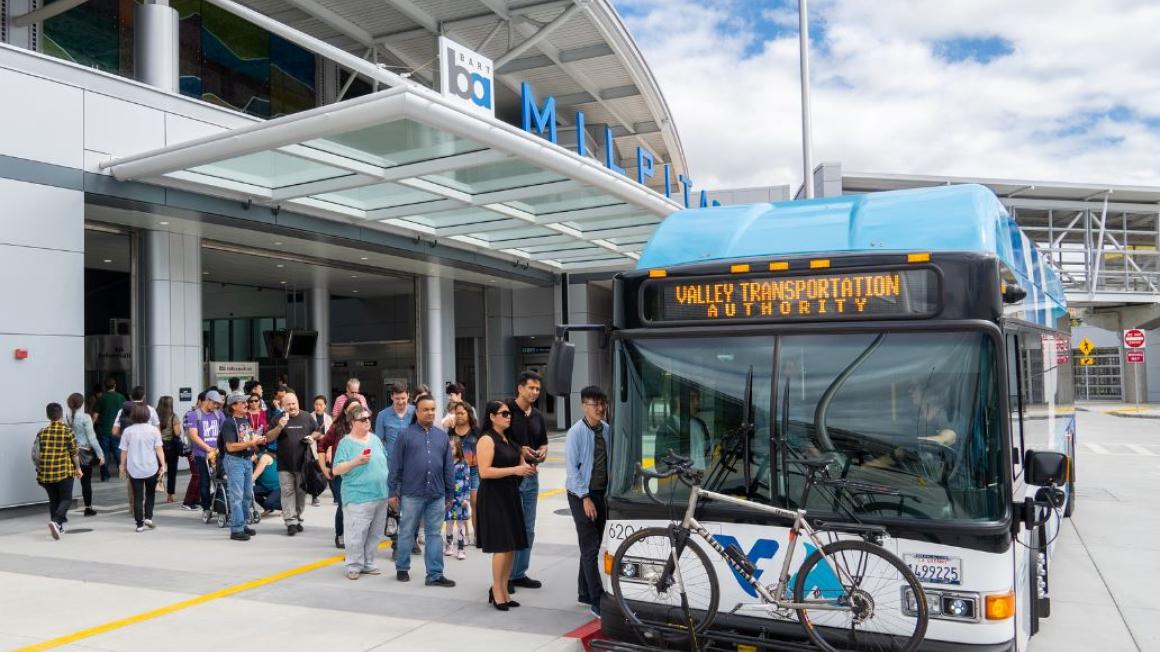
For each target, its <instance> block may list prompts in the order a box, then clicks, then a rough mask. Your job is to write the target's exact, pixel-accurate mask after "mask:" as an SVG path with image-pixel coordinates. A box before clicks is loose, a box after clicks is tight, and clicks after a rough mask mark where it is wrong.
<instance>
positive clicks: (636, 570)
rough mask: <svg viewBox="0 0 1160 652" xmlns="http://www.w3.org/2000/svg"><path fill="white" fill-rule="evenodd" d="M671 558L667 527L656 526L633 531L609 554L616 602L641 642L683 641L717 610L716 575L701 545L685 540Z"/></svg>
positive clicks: (671, 540) (669, 536)
mask: <svg viewBox="0 0 1160 652" xmlns="http://www.w3.org/2000/svg"><path fill="white" fill-rule="evenodd" d="M672 562H673V537H672V532H671V531H670V530H669V528H661V527H653V528H645V529H643V530H638V531H637V532H635V533H634V534H632V536H630V537H628V538H627V539H625V540H624V542H623V543H621V544H620V547H619V548H617V549H616V555H615V556H614V557H613V558H612V591H613V594H614V595H615V596H616V605H617V606H618V607H619V608H620V611H621V613H623V614H624V617H625V619H626V620H627V621H628V624H629V625H630V626H632V628H633V629H634V630H636V632H637V634H638V635H639V636H641V638H642V639H646V641H645V642H649V640H647V639H654V640H655V639H656V638H661V639H664V640H666V641H668V642H679V641H688V640H690V639H691V638H692V636H690V631H689V630H690V629H692V633H695V634H700V633H701V632H703V631H704V630H705V629H706V628H707V627H708V626H709V624H710V623H712V622H713V618H714V617H716V615H717V601H718V599H719V598H720V593H719V590H718V587H717V575H716V574H715V573H714V572H713V566H712V565H711V564H710V563H709V558H708V557H707V556H706V555H705V552H704V551H703V550H701V548H700V546H698V545H697V544H696V543H695V542H694V541H692V539H689V540H688V541H686V542H685V545H684V547H683V548H682V549H681V551H680V554H679V556H678V557H677V567H676V568H673V567H672V565H671V564H672ZM666 571H667V572H666ZM676 571H679V572H676Z"/></svg>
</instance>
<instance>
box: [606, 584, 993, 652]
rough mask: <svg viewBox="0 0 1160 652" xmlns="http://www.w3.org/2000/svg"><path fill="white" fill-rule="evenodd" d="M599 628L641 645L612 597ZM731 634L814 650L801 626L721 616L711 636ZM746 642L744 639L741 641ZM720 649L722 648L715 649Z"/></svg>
mask: <svg viewBox="0 0 1160 652" xmlns="http://www.w3.org/2000/svg"><path fill="white" fill-rule="evenodd" d="M600 626H601V630H602V631H603V633H604V636H605V637H606V638H609V639H611V640H615V641H625V642H628V643H639V642H640V641H639V639H638V638H637V637H636V633H635V632H634V631H633V629H632V628H631V627H629V626H628V624H627V623H626V622H625V619H624V615H623V614H622V613H621V611H620V608H619V607H618V606H617V604H616V599H615V598H613V597H612V595H611V594H609V593H605V594H604V596H603V597H602V598H601V600H600ZM716 632H722V633H728V635H729V640H730V641H734V642H735V643H736V644H738V645H748V646H753V647H754V648H756V649H757V650H759V651H765V650H768V651H769V652H775V651H776V652H783V651H785V650H793V649H795V648H798V647H799V646H800V649H802V650H812V649H815V648H813V646H812V645H811V644H810V642H809V640H808V639H806V637H805V633H804V632H803V631H802V628H801V625H799V624H798V623H797V622H796V621H795V622H787V621H782V620H770V619H766V618H755V617H753V616H738V615H735V614H726V613H718V614H717V616H716V618H715V619H714V620H713V626H712V628H711V634H710V638H711V637H712V633H716ZM740 639H745V640H740ZM714 647H715V648H716V647H719V646H714ZM919 650H920V652H963V651H965V652H1015V641H1014V640H1011V641H1006V642H1003V643H985V644H980V643H973V644H968V643H951V642H947V641H932V640H927V641H923V643H922V645H921V646H919Z"/></svg>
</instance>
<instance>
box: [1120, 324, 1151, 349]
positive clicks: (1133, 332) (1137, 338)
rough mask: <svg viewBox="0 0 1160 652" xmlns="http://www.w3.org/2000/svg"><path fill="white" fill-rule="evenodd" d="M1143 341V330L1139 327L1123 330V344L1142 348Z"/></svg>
mask: <svg viewBox="0 0 1160 652" xmlns="http://www.w3.org/2000/svg"><path fill="white" fill-rule="evenodd" d="M1145 341H1146V338H1145V337H1144V331H1142V330H1140V329H1139V328H1129V329H1128V330H1126V331H1124V346H1125V347H1127V348H1129V349H1142V348H1144V344H1145Z"/></svg>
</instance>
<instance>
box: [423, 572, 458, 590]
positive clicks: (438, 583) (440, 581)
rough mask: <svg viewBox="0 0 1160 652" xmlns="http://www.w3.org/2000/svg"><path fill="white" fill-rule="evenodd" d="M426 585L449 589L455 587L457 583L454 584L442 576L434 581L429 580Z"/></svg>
mask: <svg viewBox="0 0 1160 652" xmlns="http://www.w3.org/2000/svg"><path fill="white" fill-rule="evenodd" d="M424 584H426V585H427V586H442V587H443V588H447V589H449V588H451V587H453V586H455V582H452V581H451V580H449V579H447V578H446V577H443V576H442V575H440V576H439V577H436V578H435V579H433V580H427V581H425V582H424Z"/></svg>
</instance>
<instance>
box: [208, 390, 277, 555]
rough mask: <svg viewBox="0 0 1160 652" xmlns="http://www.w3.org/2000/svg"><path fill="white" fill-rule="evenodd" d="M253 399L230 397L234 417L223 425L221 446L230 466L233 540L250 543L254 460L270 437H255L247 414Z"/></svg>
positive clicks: (243, 396)
mask: <svg viewBox="0 0 1160 652" xmlns="http://www.w3.org/2000/svg"><path fill="white" fill-rule="evenodd" d="M248 398H249V397H248V396H246V395H245V394H243V393H241V392H234V393H232V394H230V395H229V397H227V398H226V409H227V410H229V413H230V415H229V416H228V417H226V419H225V420H224V421H223V422H222V428H221V435H220V436H219V438H218V446H219V448H220V449H221V451H222V452H224V453H225V455H223V456H222V457H223V460H222V462H223V463H224V464H225V465H226V481H227V483H228V487H229V500H230V538H231V539H233V540H234V541H249V540H250V537H251V536H253V535H255V534H257V532H256V531H254V530H252V529H250V528H249V527H247V526H246V518H247V517H248V516H249V515H250V511H251V510H252V509H253V505H254V465H253V464H252V463H251V462H250V457H251V456H252V455H253V454H254V451H255V450H257V448H258V447H259V446H261V445H262V444H265V443H266V437H265V436H263V435H255V433H254V429H253V426H251V425H250V418H249V416H247V415H246V400H247V399H248Z"/></svg>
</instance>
